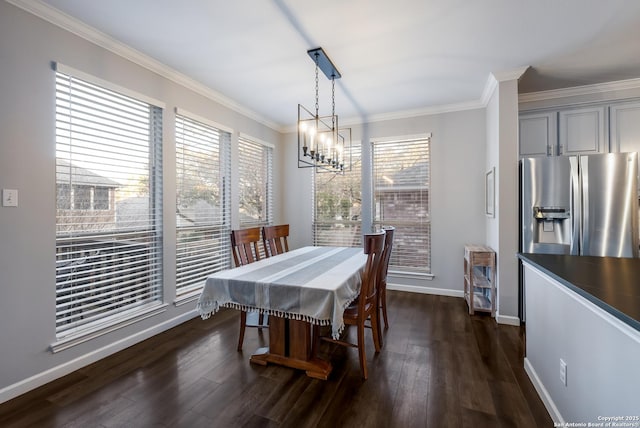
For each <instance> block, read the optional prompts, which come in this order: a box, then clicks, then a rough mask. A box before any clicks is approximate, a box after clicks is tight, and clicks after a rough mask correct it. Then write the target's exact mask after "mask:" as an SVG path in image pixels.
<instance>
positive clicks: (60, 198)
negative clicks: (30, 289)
mask: <svg viewBox="0 0 640 428" xmlns="http://www.w3.org/2000/svg"><path fill="white" fill-rule="evenodd" d="M161 141H162V109H161V108H160V107H157V106H154V105H151V104H149V103H147V102H144V101H140V100H139V99H136V98H133V97H131V96H128V95H123V94H122V93H118V92H116V91H113V90H111V89H107V88H104V87H102V86H99V85H97V84H94V83H91V82H89V81H85V80H82V79H79V78H76V77H74V76H72V75H70V74H66V73H63V72H60V71H58V72H57V73H56V177H55V178H56V189H57V192H56V195H57V203H56V206H57V210H56V213H57V215H56V335H57V338H58V340H63V339H67V338H69V337H78V336H85V335H88V334H95V332H96V331H102V330H104V329H106V328H112V327H113V326H114V325H117V324H119V323H122V322H124V321H123V320H126V319H132V318H135V317H136V316H139V314H140V312H143V311H144V310H148V309H149V308H150V307H157V305H159V304H160V303H161V300H162V294H161V292H162V216H161V213H162V210H161V207H162V189H161V183H162V181H161V174H162V171H161V168H162V160H161V153H162V147H161ZM54 350H55V349H54Z"/></svg>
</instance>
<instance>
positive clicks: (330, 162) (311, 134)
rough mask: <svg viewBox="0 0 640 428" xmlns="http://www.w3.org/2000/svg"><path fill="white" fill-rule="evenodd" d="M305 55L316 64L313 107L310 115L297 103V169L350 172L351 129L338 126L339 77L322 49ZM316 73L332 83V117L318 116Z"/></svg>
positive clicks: (309, 112) (310, 50)
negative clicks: (314, 103)
mask: <svg viewBox="0 0 640 428" xmlns="http://www.w3.org/2000/svg"><path fill="white" fill-rule="evenodd" d="M307 54H309V56H310V57H311V59H312V60H313V61H314V62H315V64H316V94H315V95H316V105H315V113H312V112H311V111H309V110H308V109H307V108H305V107H304V106H303V105H301V104H298V168H317V169H318V170H324V171H330V172H334V173H344V171H345V170H350V169H351V129H350V128H345V129H340V128H339V127H338V116H337V115H336V79H339V78H340V77H341V75H340V72H339V71H338V70H337V69H336V67H335V65H333V63H332V62H331V60H330V59H329V57H328V56H327V54H326V53H325V52H324V50H323V49H322V48H315V49H309V50H308V51H307ZM318 70H322V72H323V73H324V75H325V76H327V79H329V80H331V116H320V114H319V102H318Z"/></svg>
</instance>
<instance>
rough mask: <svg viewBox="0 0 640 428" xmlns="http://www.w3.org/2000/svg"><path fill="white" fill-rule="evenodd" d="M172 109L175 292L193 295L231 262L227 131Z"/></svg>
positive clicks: (179, 295) (188, 295)
mask: <svg viewBox="0 0 640 428" xmlns="http://www.w3.org/2000/svg"><path fill="white" fill-rule="evenodd" d="M193 117H194V116H193V115H191V114H182V113H181V112H178V114H176V186H177V188H176V244H177V248H176V293H177V296H178V297H181V296H184V297H189V298H190V297H193V295H194V293H195V294H197V293H196V291H197V292H199V291H200V290H201V289H202V286H203V285H204V280H205V279H206V277H207V276H208V275H210V274H212V273H214V272H217V271H220V270H222V269H226V268H228V267H229V264H230V255H231V250H230V242H229V233H230V232H231V228H230V220H229V217H230V198H229V181H230V180H229V176H230V174H231V161H230V150H231V149H230V147H231V134H230V133H229V132H227V131H224V130H222V129H220V128H219V127H217V126H214V125H213V124H210V123H208V122H207V121H206V119H197V120H196V119H194V118H193Z"/></svg>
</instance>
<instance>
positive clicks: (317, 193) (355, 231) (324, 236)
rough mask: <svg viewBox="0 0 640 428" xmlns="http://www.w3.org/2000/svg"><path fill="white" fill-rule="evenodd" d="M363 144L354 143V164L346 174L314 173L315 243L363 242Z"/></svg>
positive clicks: (356, 243)
mask: <svg viewBox="0 0 640 428" xmlns="http://www.w3.org/2000/svg"><path fill="white" fill-rule="evenodd" d="M361 165H362V163H361V158H360V145H359V144H354V145H353V146H352V167H351V170H350V171H345V172H344V174H335V173H333V172H327V171H322V170H315V171H314V173H313V194H314V216H313V245H319V246H325V245H326V246H345V247H357V246H360V245H362V226H361V223H362V216H361V213H362V185H361V181H362V178H361V170H362V168H361Z"/></svg>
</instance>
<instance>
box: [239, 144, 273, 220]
mask: <svg viewBox="0 0 640 428" xmlns="http://www.w3.org/2000/svg"><path fill="white" fill-rule="evenodd" d="M238 163H239V167H238V181H239V192H240V226H242V227H255V226H265V225H268V224H271V222H272V218H271V216H272V210H273V194H272V186H273V176H272V174H273V147H272V146H270V145H268V144H266V143H260V142H256V141H255V140H253V139H249V138H247V137H245V136H242V135H241V136H240V138H239V139H238Z"/></svg>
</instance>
